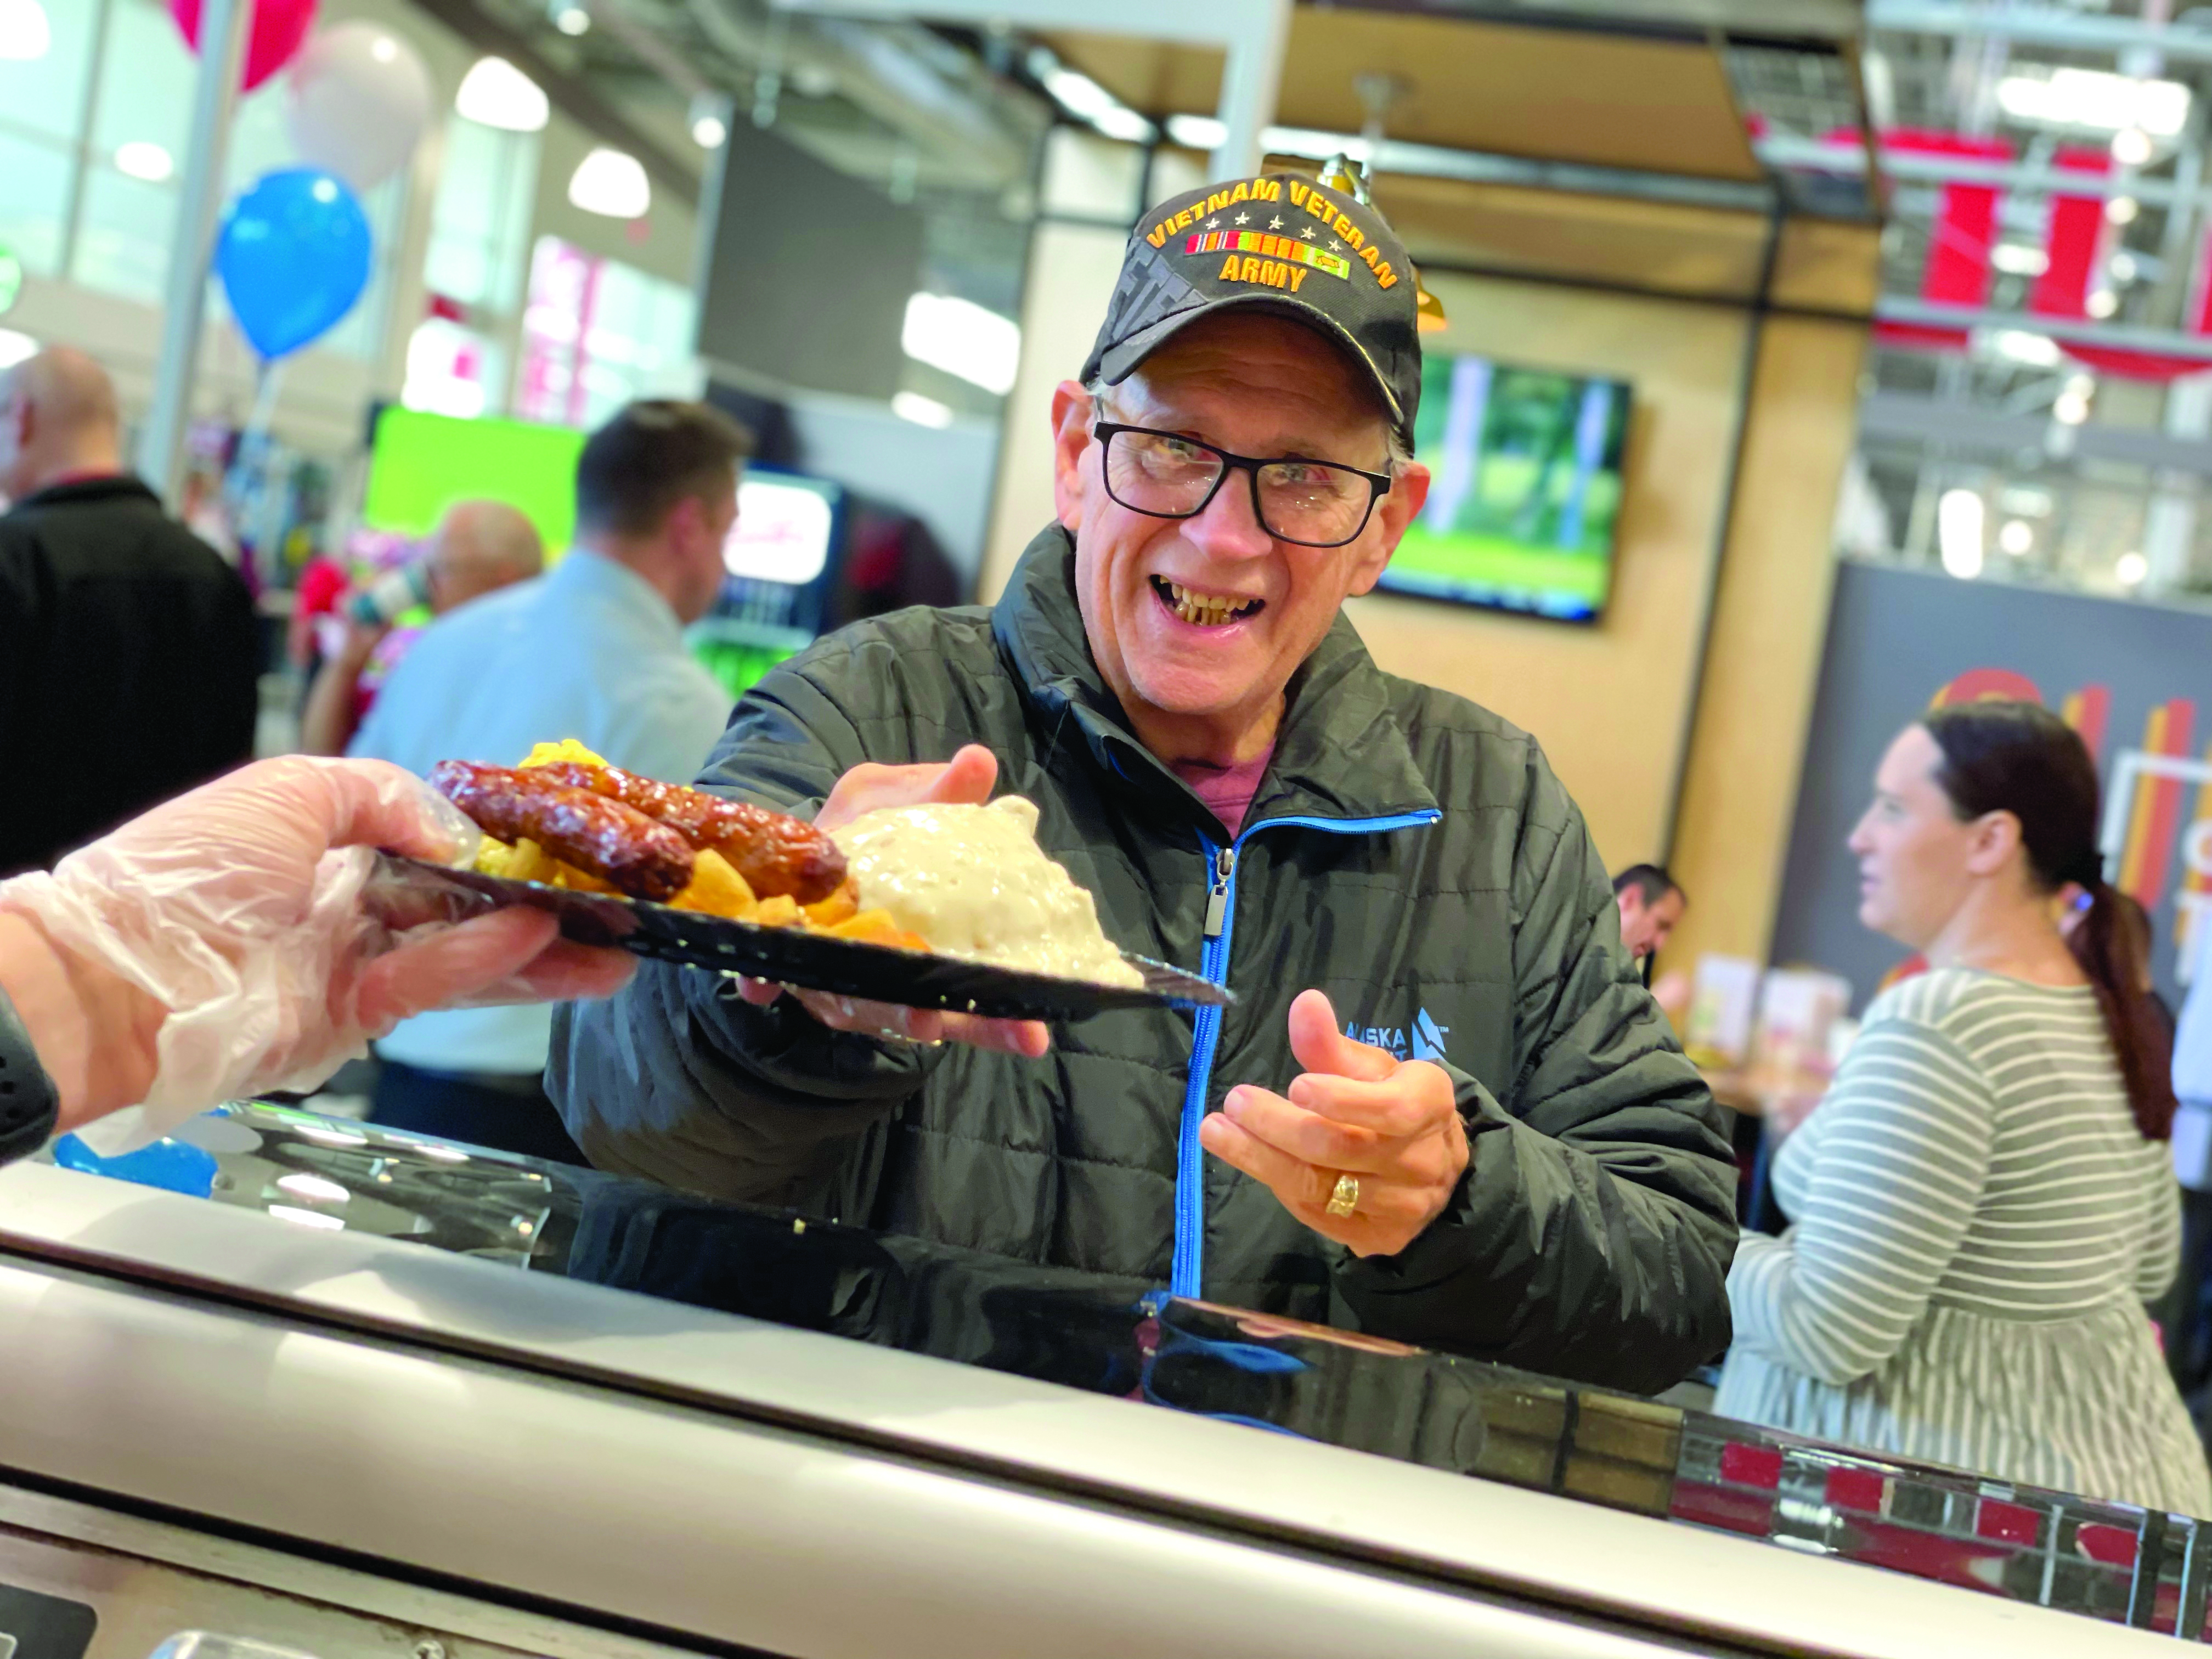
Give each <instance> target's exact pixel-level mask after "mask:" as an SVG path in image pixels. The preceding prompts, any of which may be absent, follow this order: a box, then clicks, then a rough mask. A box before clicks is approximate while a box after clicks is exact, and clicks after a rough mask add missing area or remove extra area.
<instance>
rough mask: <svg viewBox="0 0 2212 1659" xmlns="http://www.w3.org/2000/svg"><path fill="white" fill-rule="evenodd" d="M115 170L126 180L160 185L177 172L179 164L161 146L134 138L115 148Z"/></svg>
mask: <svg viewBox="0 0 2212 1659" xmlns="http://www.w3.org/2000/svg"><path fill="white" fill-rule="evenodd" d="M115 170H116V171H117V172H118V173H122V174H123V175H124V176H125V177H126V178H131V179H143V180H145V182H146V183H148V184H149V185H158V184H161V182H162V181H163V180H165V179H167V178H169V177H170V176H171V175H172V174H173V173H175V172H176V170H177V163H176V161H175V158H173V156H171V155H170V154H169V152H168V151H167V150H166V149H162V148H161V146H160V145H159V144H156V143H149V141H148V140H146V139H143V138H133V139H132V140H131V142H130V143H127V144H118V145H117V146H116V147H115Z"/></svg>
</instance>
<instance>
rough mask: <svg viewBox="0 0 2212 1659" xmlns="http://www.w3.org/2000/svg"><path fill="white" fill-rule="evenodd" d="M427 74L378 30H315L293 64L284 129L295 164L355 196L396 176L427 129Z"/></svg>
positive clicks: (410, 52) (402, 44)
mask: <svg viewBox="0 0 2212 1659" xmlns="http://www.w3.org/2000/svg"><path fill="white" fill-rule="evenodd" d="M431 105H432V99H431V93H430V71H429V70H427V69H425V68H424V67H423V65H422V58H420V57H419V56H417V55H416V51H415V48H414V47H412V46H409V45H408V44H407V42H406V41H405V40H403V39H402V38H401V37H400V36H399V35H398V34H395V33H393V32H392V30H390V29H388V28H386V27H384V26H383V25H382V24H380V23H367V22H359V21H356V22H351V23H337V24H334V25H332V26H331V27H329V28H326V29H318V30H317V31H316V32H315V33H314V34H313V36H312V37H310V38H309V40H308V41H307V45H306V46H303V47H302V48H301V52H300V55H299V57H298V58H295V60H294V61H293V64H292V73H291V77H290V80H289V82H288V83H287V86H286V90H285V98H284V124H285V126H286V128H287V129H288V130H289V131H290V133H291V135H292V147H293V149H296V150H297V151H298V152H299V153H300V159H301V161H306V162H307V163H309V164H310V165H312V166H314V167H325V168H327V169H328V170H329V171H331V172H332V173H337V175H338V177H339V178H341V179H344V180H345V181H346V183H348V184H349V185H352V186H353V187H354V188H355V189H356V190H361V191H365V190H368V188H369V187H370V186H371V185H380V184H381V183H383V182H384V180H386V179H389V178H390V177H391V176H392V174H393V173H397V172H398V170H399V169H400V167H402V166H403V165H404V163H405V161H406V160H407V158H408V156H409V155H410V154H411V153H412V152H413V150H414V149H415V145H416V141H417V140H418V139H420V138H421V137H422V130H423V128H424V127H426V126H428V125H429V121H430V109H431Z"/></svg>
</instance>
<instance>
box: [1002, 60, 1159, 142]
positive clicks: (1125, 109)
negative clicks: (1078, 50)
mask: <svg viewBox="0 0 2212 1659" xmlns="http://www.w3.org/2000/svg"><path fill="white" fill-rule="evenodd" d="M1030 73H1032V74H1033V75H1035V76H1036V78H1037V79H1038V81H1040V82H1042V83H1043V86H1044V89H1045V90H1046V91H1047V92H1048V93H1049V94H1051V95H1052V100H1053V101H1054V103H1056V104H1058V105H1059V106H1060V108H1061V109H1062V110H1064V111H1066V112H1067V113H1068V114H1070V115H1072V116H1073V117H1074V118H1076V119H1077V120H1079V121H1081V122H1084V123H1085V124H1086V125H1089V126H1091V127H1092V128H1094V129H1095V130H1096V131H1098V132H1099V133H1101V134H1102V135H1103V136H1104V137H1108V138H1118V139H1120V140H1121V142H1122V143H1129V144H1145V143H1151V142H1152V123H1151V122H1150V121H1148V120H1146V118H1144V117H1143V116H1141V115H1139V114H1138V113H1137V112H1136V111H1134V110H1133V109H1131V108H1130V107H1129V106H1127V104H1125V103H1123V102H1122V101H1121V100H1120V99H1118V98H1116V97H1115V95H1114V94H1112V93H1110V92H1109V91H1107V90H1106V88H1103V87H1102V86H1100V85H1099V84H1098V83H1097V82H1096V81H1094V80H1092V79H1091V77H1090V76H1087V75H1085V74H1084V73H1083V72H1082V71H1081V70H1072V69H1070V68H1068V67H1067V65H1066V64H1063V63H1061V62H1060V59H1059V58H1055V57H1054V56H1053V55H1052V53H1051V52H1049V51H1047V50H1046V49H1045V48H1043V47H1042V46H1040V47H1038V48H1037V49H1036V51H1035V52H1031V53H1030Z"/></svg>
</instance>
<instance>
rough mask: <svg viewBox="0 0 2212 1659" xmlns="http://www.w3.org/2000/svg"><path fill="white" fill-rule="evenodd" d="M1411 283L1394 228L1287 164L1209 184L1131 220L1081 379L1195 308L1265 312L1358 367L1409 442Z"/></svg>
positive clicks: (1416, 353) (1121, 376)
mask: <svg viewBox="0 0 2212 1659" xmlns="http://www.w3.org/2000/svg"><path fill="white" fill-rule="evenodd" d="M1419 286H1420V285H1419V283H1418V282H1416V281H1415V280H1414V276H1413V262H1412V261H1411V260H1409V259H1407V257H1406V249H1405V246H1404V245H1403V244H1401V242H1400V241H1399V240H1398V237H1397V233H1395V231H1393V230H1392V229H1391V228H1390V227H1389V225H1388V224H1386V223H1384V222H1383V216H1382V215H1381V214H1379V213H1377V212H1376V210H1374V209H1373V208H1371V207H1369V206H1367V205H1365V204H1363V203H1360V202H1356V201H1354V200H1353V199H1352V197H1349V196H1346V195H1345V194H1344V193H1343V192H1342V191H1336V190H1331V189H1328V188H1327V187H1326V186H1324V185H1318V184H1316V183H1315V182H1314V181H1313V180H1312V179H1306V178H1303V177H1301V176H1299V175H1298V174H1297V173H1267V174H1266V175H1264V176H1263V177H1261V178H1257V179H1237V180H1235V181H1234V182H1232V183H1230V184H1226V185H1207V186H1206V188H1204V189H1202V190H1194V191H1188V192H1187V193H1186V194H1184V195H1182V196H1177V197H1174V198H1173V199H1172V200H1170V201H1167V202H1164V203H1162V204H1160V205H1159V206H1158V207H1156V208H1154V209H1153V210H1152V211H1151V212H1150V213H1147V214H1146V216H1144V217H1143V218H1142V219H1140V220H1139V221H1138V223H1137V228H1136V230H1135V232H1134V234H1132V235H1131V236H1130V238H1129V250H1128V252H1127V253H1126V254H1124V255H1123V256H1122V259H1121V280H1120V281H1119V282H1118V283H1115V286H1114V298H1113V301H1112V303H1111V304H1109V306H1108V307H1107V309H1106V323H1105V326H1104V327H1103V328H1101V329H1100V330H1099V331H1098V340H1097V343H1096V344H1095V345H1093V346H1092V347H1091V357H1090V361H1089V362H1085V364H1084V366H1083V380H1084V382H1085V385H1089V384H1091V382H1093V381H1095V380H1103V381H1104V382H1105V383H1106V384H1108V385H1109V386H1115V385H1119V384H1120V383H1121V381H1123V380H1127V379H1128V377H1129V376H1130V375H1131V374H1133V373H1135V372H1136V368H1137V366H1138V365H1139V363H1141V362H1144V361H1145V359H1146V358H1147V357H1149V356H1152V353H1153V352H1155V351H1157V350H1158V349H1159V348H1160V347H1161V346H1163V345H1164V344H1165V343H1167V342H1168V341H1169V340H1170V339H1172V338H1174V337H1175V336H1176V335H1177V334H1178V333H1180V332H1182V330H1183V329H1185V328H1187V327H1188V326H1189V325H1191V324H1192V323H1194V322H1195V321H1197V320H1198V319H1200V317H1208V316H1212V315H1213V314H1214V313H1217V312H1222V311H1227V310H1230V309H1231V308H1232V307H1242V308H1244V309H1248V310H1254V311H1267V312H1273V313H1278V314H1279V315H1282V316H1285V317H1288V318H1290V319H1291V320H1292V321H1294V322H1299V323H1304V325H1306V326H1307V327H1308V328H1310V329H1312V330H1313V331H1315V332H1316V333H1317V334H1321V335H1322V336H1324V337H1327V338H1328V340H1330V341H1331V342H1332V343H1334V344H1335V345H1336V346H1337V347H1338V348H1339V349H1341V350H1343V351H1344V352H1345V353H1346V354H1347V355H1348V356H1350V357H1351V359H1352V362H1354V363H1356V364H1358V366H1359V367H1360V368H1362V369H1364V371H1365V372H1366V374H1368V376H1369V378H1370V380H1372V382H1373V384H1374V386H1375V390H1376V393H1377V394H1378V395H1379V396H1380V397H1381V398H1382V399H1383V407H1384V409H1386V410H1389V416H1390V422H1391V424H1392V425H1393V426H1395V428H1397V431H1398V435H1399V438H1400V441H1401V442H1403V443H1404V445H1405V447H1406V448H1407V451H1408V452H1409V453H1410V452H1411V451H1412V449H1413V411H1414V410H1415V409H1416V408H1417V407H1418V406H1419V403H1420V401H1421V339H1420V329H1419V322H1418V321H1417V320H1416V319H1415V316H1414V307H1415V305H1416V303H1417V300H1418V295H1419Z"/></svg>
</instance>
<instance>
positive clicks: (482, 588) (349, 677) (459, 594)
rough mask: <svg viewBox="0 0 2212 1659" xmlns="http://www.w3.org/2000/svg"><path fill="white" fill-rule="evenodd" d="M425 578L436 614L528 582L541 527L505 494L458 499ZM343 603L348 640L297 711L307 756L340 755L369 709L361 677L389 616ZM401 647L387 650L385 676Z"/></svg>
mask: <svg viewBox="0 0 2212 1659" xmlns="http://www.w3.org/2000/svg"><path fill="white" fill-rule="evenodd" d="M422 568H423V580H424V582H425V585H426V586H427V588H428V605H429V608H430V613H431V615H432V616H434V617H442V616H444V615H446V613H447V612H448V611H456V610H459V608H460V607H461V606H462V605H466V604H467V603H468V602H469V601H470V600H471V599H482V598H483V597H484V595H486V594H487V593H496V592H499V590H500V589H501V588H502V587H512V586H514V584H515V583H517V582H520V581H527V580H530V579H531V578H532V576H535V575H538V574H541V573H542V572H543V571H544V568H545V544H544V542H543V541H541V540H540V539H539V538H538V526H535V525H533V524H532V523H531V522H530V520H528V519H527V518H526V517H524V516H523V514H522V513H520V512H518V511H516V510H515V509H514V508H513V507H509V506H508V505H507V503H506V502H505V501H457V502H455V503H454V504H453V506H452V507H448V508H447V509H446V515H445V517H444V518H442V519H441V520H439V521H438V527H437V529H436V530H435V532H432V533H431V537H430V540H429V544H428V546H427V547H425V548H424V549H423V551H422ZM349 605H350V599H349V601H347V602H344V603H342V604H341V605H340V606H339V612H340V614H341V615H342V616H343V617H345V640H344V642H343V644H342V645H341V646H340V647H338V649H337V652H336V653H334V654H333V655H331V656H329V657H326V658H325V659H323V664H322V666H321V667H320V668H319V669H318V670H317V671H316V673H315V678H314V682H313V684H311V685H310V686H309V687H308V689H307V706H306V708H305V709H304V710H303V711H302V712H301V716H300V747H301V749H302V750H305V751H306V752H307V753H308V754H310V755H343V753H345V751H346V745H347V744H349V743H351V742H352V741H353V734H354V732H356V731H357V730H358V729H359V728H360V726H361V722H362V720H363V719H364V718H365V717H366V716H367V714H368V708H369V705H370V704H371V703H372V702H374V700H375V693H374V690H371V689H370V688H369V687H368V686H365V685H364V684H362V680H363V676H364V674H365V673H366V671H367V670H368V665H369V664H370V662H371V660H372V659H374V658H375V657H376V655H377V653H378V647H380V646H382V645H384V644H385V643H386V641H387V640H389V639H390V638H391V635H392V623H390V622H389V621H379V622H368V621H365V620H363V619H362V618H361V617H357V616H356V615H354V614H352V611H351V610H350V608H349ZM402 655H404V651H403V652H398V653H394V652H392V651H389V650H387V651H386V653H385V657H386V662H385V669H384V671H385V674H386V678H389V677H390V675H391V673H392V670H393V669H394V668H396V667H397V666H398V661H399V658H400V657H401V656H402Z"/></svg>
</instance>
